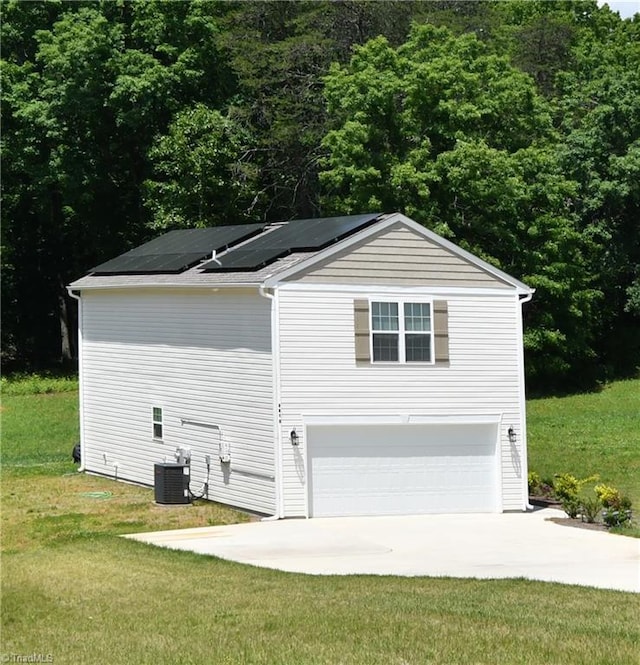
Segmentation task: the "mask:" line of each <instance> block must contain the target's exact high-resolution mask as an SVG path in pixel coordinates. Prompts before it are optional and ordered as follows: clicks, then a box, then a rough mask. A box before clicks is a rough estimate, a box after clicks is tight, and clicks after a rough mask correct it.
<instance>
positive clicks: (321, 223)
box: [202, 213, 380, 272]
mask: <svg viewBox="0 0 640 665" xmlns="http://www.w3.org/2000/svg"><path fill="white" fill-rule="evenodd" d="M379 216H380V213H369V214H366V215H350V216H348V217H326V218H318V219H299V220H295V221H291V222H287V223H286V224H283V225H282V226H278V227H276V228H275V229H273V230H272V231H269V232H268V233H264V234H262V235H260V236H259V237H257V238H254V239H253V240H250V241H249V242H247V243H244V244H243V245H242V246H240V247H237V248H235V249H231V250H230V251H228V252H227V253H226V254H224V255H223V256H221V257H219V259H218V260H217V261H210V262H209V263H205V264H204V265H203V266H202V269H203V270H204V271H205V272H210V271H225V270H228V271H232V270H257V269H258V268H261V267H263V266H265V265H267V264H269V263H271V262H272V261H275V260H276V259H278V258H280V257H282V256H286V255H287V254H290V253H291V252H306V251H314V250H316V251H317V250H320V249H323V248H325V247H327V246H329V245H332V244H334V243H335V242H338V241H339V240H341V239H342V238H345V237H346V236H349V235H351V234H352V233H355V232H356V231H358V230H360V229H361V228H363V227H365V226H367V225H368V224H370V223H372V222H374V221H375V220H376V219H378V217H379Z"/></svg>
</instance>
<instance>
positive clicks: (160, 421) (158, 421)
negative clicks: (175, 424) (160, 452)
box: [151, 406, 164, 441]
mask: <svg viewBox="0 0 640 665" xmlns="http://www.w3.org/2000/svg"><path fill="white" fill-rule="evenodd" d="M156 410H159V411H160V418H156ZM156 427H160V436H158V435H157V434H156ZM151 434H152V437H153V440H154V441H163V440H164V409H163V407H161V406H152V407H151Z"/></svg>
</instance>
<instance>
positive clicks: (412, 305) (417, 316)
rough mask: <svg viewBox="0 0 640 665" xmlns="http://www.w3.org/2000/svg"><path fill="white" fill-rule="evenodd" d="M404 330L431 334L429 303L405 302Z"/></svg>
mask: <svg viewBox="0 0 640 665" xmlns="http://www.w3.org/2000/svg"><path fill="white" fill-rule="evenodd" d="M404 329H405V330H408V331H416V332H431V306H430V305H429V303H420V302H407V303H405V304H404Z"/></svg>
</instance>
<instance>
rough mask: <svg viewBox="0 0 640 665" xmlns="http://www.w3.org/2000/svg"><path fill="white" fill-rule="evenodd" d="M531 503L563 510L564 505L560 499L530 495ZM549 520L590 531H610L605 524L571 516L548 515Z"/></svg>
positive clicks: (540, 506)
mask: <svg viewBox="0 0 640 665" xmlns="http://www.w3.org/2000/svg"><path fill="white" fill-rule="evenodd" d="M529 503H530V504H531V505H532V506H537V507H539V508H557V509H558V510H562V505H561V504H560V502H559V501H554V500H553V499H548V498H546V497H542V496H530V497H529ZM547 521H549V522H553V523H554V524H559V525H560V526H572V527H574V528H578V529H589V530H590V531H608V529H607V527H606V526H605V525H604V524H598V523H589V522H583V521H582V520H581V519H573V518H571V517H548V518H547Z"/></svg>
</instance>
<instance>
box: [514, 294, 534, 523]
mask: <svg viewBox="0 0 640 665" xmlns="http://www.w3.org/2000/svg"><path fill="white" fill-rule="evenodd" d="M534 292H535V290H532V291H530V292H529V293H527V294H525V295H524V296H523V297H522V298H519V301H520V309H519V310H518V334H519V337H520V344H519V351H518V356H519V357H518V365H519V370H518V373H519V377H518V382H519V384H520V414H521V415H520V418H521V421H520V422H521V428H522V429H521V436H522V450H523V451H526V453H527V454H526V455H523V456H522V458H523V459H522V480H523V488H522V492H523V494H524V501H523V508H522V509H523V510H533V506H532V505H531V504H530V503H529V447H528V445H527V399H526V394H525V388H524V340H523V334H524V328H523V325H522V306H523V305H524V304H525V303H527V302H529V301H530V300H531V298H533V294H534Z"/></svg>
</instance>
